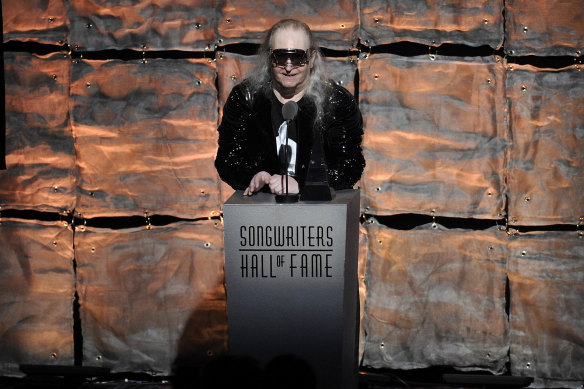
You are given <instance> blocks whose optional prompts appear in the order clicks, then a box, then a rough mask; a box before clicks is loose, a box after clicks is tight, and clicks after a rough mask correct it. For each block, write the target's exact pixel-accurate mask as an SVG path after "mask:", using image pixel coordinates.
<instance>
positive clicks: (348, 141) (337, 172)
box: [215, 81, 365, 190]
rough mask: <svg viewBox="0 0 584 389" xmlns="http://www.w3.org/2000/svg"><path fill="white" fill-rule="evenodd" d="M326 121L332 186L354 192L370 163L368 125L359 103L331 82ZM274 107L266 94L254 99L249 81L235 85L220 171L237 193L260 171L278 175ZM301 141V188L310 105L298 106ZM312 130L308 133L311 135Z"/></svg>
mask: <svg viewBox="0 0 584 389" xmlns="http://www.w3.org/2000/svg"><path fill="white" fill-rule="evenodd" d="M328 84H329V86H328V88H327V90H328V91H329V92H330V93H329V94H328V98H327V99H326V102H325V104H326V107H325V109H324V110H323V112H325V114H324V117H323V119H322V120H321V121H320V124H319V125H320V128H321V131H322V138H323V146H324V153H325V162H326V165H327V169H328V181H329V185H330V186H331V187H333V188H334V189H336V190H339V189H348V188H352V187H353V185H354V184H355V183H356V182H357V181H359V179H360V178H361V174H362V173H363V169H364V168H365V159H364V157H363V151H362V149H361V141H362V137H363V119H362V116H361V112H360V111H359V107H358V105H357V102H356V101H355V98H354V97H353V96H352V95H351V93H350V92H349V91H347V90H346V89H345V88H343V87H341V86H338V85H336V84H335V83H332V82H329V83H328ZM270 104H271V102H270V98H269V97H268V96H264V95H263V93H262V92H258V93H256V94H255V95H252V94H251V93H250V92H249V89H248V88H247V87H246V85H245V81H244V82H243V83H241V84H239V85H236V86H235V87H234V88H233V89H232V90H231V93H230V94H229V97H228V98H227V101H226V102H225V105H224V108H223V118H222V120H221V124H220V125H219V128H218V131H219V148H218V150H217V157H216V159H215V167H216V169H217V172H218V173H219V176H220V177H221V179H222V180H223V181H225V182H226V183H227V184H229V185H230V186H231V187H232V188H234V189H240V190H243V189H245V188H247V187H248V185H249V183H250V181H251V179H252V178H253V176H254V175H255V174H256V173H258V172H260V171H262V170H263V171H267V172H268V173H270V174H277V173H279V171H278V158H277V153H276V143H275V137H274V134H273V129H272V125H271V119H270V112H271V105H270ZM298 106H299V111H298V119H297V120H298V123H299V124H298V127H299V128H301V129H303V130H304V135H301V139H300V141H299V148H300V150H299V157H298V161H299V163H298V167H299V169H298V171H297V175H296V179H297V181H298V184H299V185H300V187H301V188H302V187H303V186H304V179H305V177H306V170H307V166H308V163H309V161H310V151H311V150H312V136H313V135H312V134H313V133H315V131H314V126H315V116H316V108H315V106H314V104H312V103H311V102H310V101H308V99H306V98H302V99H301V100H300V101H299V102H298ZM306 130H308V132H306Z"/></svg>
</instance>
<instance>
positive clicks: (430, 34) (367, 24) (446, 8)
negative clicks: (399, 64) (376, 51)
mask: <svg viewBox="0 0 584 389" xmlns="http://www.w3.org/2000/svg"><path fill="white" fill-rule="evenodd" d="M503 8H504V2H503V0H471V1H468V0H439V1H403V0H361V1H360V12H361V18H360V22H361V26H360V31H359V34H360V38H361V41H362V42H363V43H364V44H365V45H367V46H376V45H382V44H387V43H394V42H401V41H410V42H417V43H424V44H427V45H430V46H439V45H440V44H442V43H456V44H466V45H469V46H483V45H489V46H491V47H493V48H499V47H501V45H502V44H503Z"/></svg>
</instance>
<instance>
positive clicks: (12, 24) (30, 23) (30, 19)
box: [2, 0, 70, 45]
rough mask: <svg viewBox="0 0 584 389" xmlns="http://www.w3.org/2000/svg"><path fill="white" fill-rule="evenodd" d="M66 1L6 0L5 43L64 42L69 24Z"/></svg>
mask: <svg viewBox="0 0 584 389" xmlns="http://www.w3.org/2000/svg"><path fill="white" fill-rule="evenodd" d="M66 3H67V2H66V1H65V0H18V1H16V0H8V1H3V2H2V24H3V31H4V33H3V38H4V42H7V41H10V40H19V41H32V42H39V43H47V44H59V45H61V44H63V43H65V42H66V40H67V35H68V33H69V24H70V22H69V17H68V15H67V4H66Z"/></svg>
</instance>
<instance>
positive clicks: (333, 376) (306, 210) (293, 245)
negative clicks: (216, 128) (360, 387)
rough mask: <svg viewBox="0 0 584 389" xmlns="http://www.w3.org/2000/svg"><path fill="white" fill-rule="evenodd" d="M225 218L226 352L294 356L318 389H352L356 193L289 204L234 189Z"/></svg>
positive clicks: (354, 383)
mask: <svg viewBox="0 0 584 389" xmlns="http://www.w3.org/2000/svg"><path fill="white" fill-rule="evenodd" d="M223 214H224V226H225V277H226V290H227V313H228V326H229V327H228V333H229V353H230V354H233V355H248V356H252V357H254V358H256V359H257V360H258V361H259V363H260V364H261V365H262V366H265V364H266V363H267V362H268V361H269V360H270V359H272V358H273V357H275V356H278V355H286V354H293V355H296V356H299V357H301V358H303V359H304V360H306V361H307V362H308V363H309V364H310V365H311V366H312V368H313V370H314V372H315V374H316V376H317V380H318V388H335V389H338V388H356V387H357V371H358V362H357V341H358V339H357V335H358V311H359V309H358V308H359V296H358V280H357V257H358V251H359V242H358V241H359V191H357V190H344V191H338V192H337V193H336V196H335V198H334V199H333V200H332V201H329V202H303V201H300V202H298V203H293V204H278V203H276V201H275V197H274V195H272V194H268V193H258V194H256V195H254V196H251V197H246V196H243V193H242V192H241V191H237V192H236V193H234V194H233V196H231V198H230V199H229V200H228V201H227V202H226V203H225V204H224V206H223Z"/></svg>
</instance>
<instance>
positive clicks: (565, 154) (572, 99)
mask: <svg viewBox="0 0 584 389" xmlns="http://www.w3.org/2000/svg"><path fill="white" fill-rule="evenodd" d="M583 75H584V74H583V73H582V72H581V71H579V70H577V69H575V68H572V67H570V68H565V69H559V70H554V69H536V68H534V67H531V66H519V65H513V69H512V70H510V71H509V72H508V73H507V96H508V99H509V101H510V126H511V128H512V132H513V147H512V148H511V152H510V158H509V177H508V185H509V223H511V224H514V225H552V224H572V225H576V224H583V221H582V220H583V219H582V218H584V109H583V107H584V77H583Z"/></svg>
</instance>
